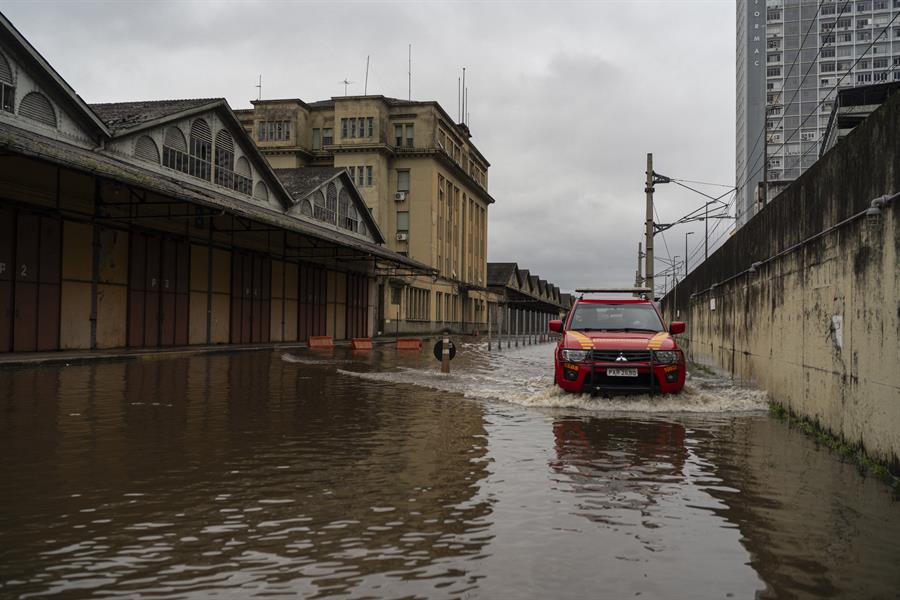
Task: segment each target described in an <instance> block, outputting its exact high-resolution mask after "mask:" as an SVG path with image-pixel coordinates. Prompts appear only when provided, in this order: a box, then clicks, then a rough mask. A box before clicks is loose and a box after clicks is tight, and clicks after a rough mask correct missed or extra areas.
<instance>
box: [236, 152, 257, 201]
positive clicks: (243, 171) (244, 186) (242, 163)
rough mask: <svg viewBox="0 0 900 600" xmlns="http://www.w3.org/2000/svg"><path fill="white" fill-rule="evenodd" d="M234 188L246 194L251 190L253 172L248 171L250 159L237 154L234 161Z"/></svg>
mask: <svg viewBox="0 0 900 600" xmlns="http://www.w3.org/2000/svg"><path fill="white" fill-rule="evenodd" d="M234 189H236V190H237V191H239V192H240V193H242V194H247V195H248V196H249V195H250V193H251V192H252V191H253V174H252V173H251V172H250V161H248V160H247V159H246V158H244V157H243V156H239V157H238V159H237V162H235V163H234Z"/></svg>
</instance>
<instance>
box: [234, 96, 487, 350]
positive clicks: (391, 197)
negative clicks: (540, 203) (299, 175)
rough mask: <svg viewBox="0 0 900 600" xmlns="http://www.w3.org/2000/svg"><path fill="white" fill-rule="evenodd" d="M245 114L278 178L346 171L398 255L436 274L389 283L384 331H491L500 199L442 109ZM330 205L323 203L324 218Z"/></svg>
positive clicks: (403, 105)
mask: <svg viewBox="0 0 900 600" xmlns="http://www.w3.org/2000/svg"><path fill="white" fill-rule="evenodd" d="M236 113H237V115H238V118H239V119H240V121H241V124H242V125H243V127H244V128H245V129H246V130H247V132H248V133H249V134H250V135H251V137H252V138H253V139H254V140H255V141H256V143H257V145H258V146H259V148H260V150H262V152H263V154H264V155H265V156H266V158H268V160H269V162H270V163H271V164H272V166H273V167H275V168H276V169H282V168H297V167H332V166H333V167H339V168H340V167H344V168H346V169H347V170H348V171H349V172H350V175H351V178H352V179H353V181H354V182H355V184H356V187H357V188H358V189H359V191H360V193H361V195H362V197H363V199H364V201H365V203H366V205H367V206H368V208H369V210H370V211H371V212H372V215H373V216H374V217H375V221H376V222H377V223H378V225H379V227H380V228H381V230H382V231H383V232H384V234H385V237H386V238H387V240H388V243H389V245H390V247H391V248H392V249H393V250H396V251H397V252H400V253H401V254H405V255H407V256H409V257H410V258H412V259H415V260H417V261H419V262H422V263H425V264H427V265H431V266H432V267H434V268H435V270H436V275H435V276H434V277H423V276H421V275H419V276H415V275H414V274H412V273H404V272H402V271H399V270H398V271H396V272H395V273H393V274H388V275H386V276H385V277H383V278H382V281H381V282H380V292H379V294H378V297H379V298H380V302H379V304H378V305H377V309H376V314H377V317H376V323H375V325H376V330H380V331H383V332H385V333H394V332H400V333H403V332H429V331H436V330H440V329H442V328H444V327H450V328H451V329H453V330H456V331H472V330H476V329H484V328H486V326H487V320H488V317H487V310H486V309H487V303H488V297H489V295H488V292H487V231H488V229H487V221H488V207H489V206H490V205H491V204H492V203H493V202H494V199H493V198H492V197H491V195H490V194H489V193H488V167H489V166H490V164H489V163H488V161H487V160H486V159H485V158H484V156H483V155H482V154H481V152H479V151H478V149H477V148H476V147H475V145H474V144H472V142H471V139H470V137H471V136H470V133H469V129H468V127H467V126H466V125H465V124H459V123H455V122H454V120H453V119H452V118H450V116H449V115H448V114H447V112H446V111H444V109H443V108H441V106H440V105H439V104H438V103H437V102H417V101H407V100H398V99H395V98H386V97H384V96H344V97H336V98H332V99H331V100H324V101H320V102H310V103H307V102H303V101H302V100H299V99H281V100H259V101H256V102H253V108H252V109H247V110H239V111H236ZM329 201H330V199H328V198H325V197H324V196H323V197H322V198H321V200H320V203H321V212H322V214H330V213H329V212H328V211H329V207H328V202H329ZM314 211H315V212H319V207H318V206H317V207H314ZM332 212H333V210H332Z"/></svg>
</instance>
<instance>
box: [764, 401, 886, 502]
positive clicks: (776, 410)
mask: <svg viewBox="0 0 900 600" xmlns="http://www.w3.org/2000/svg"><path fill="white" fill-rule="evenodd" d="M769 412H770V413H771V414H772V416H774V417H775V418H776V419H778V420H779V421H782V422H784V423H786V424H787V425H788V427H790V428H792V429H799V430H800V431H802V432H803V433H804V434H806V435H807V436H809V437H811V438H812V439H813V440H814V441H815V442H816V444H817V445H822V446H825V447H827V448H829V449H831V450H833V451H834V452H837V453H838V454H840V455H841V456H843V457H845V458H848V459H850V460H852V461H854V462H855V463H856V464H857V465H859V467H860V469H862V470H863V471H868V472H869V473H871V474H872V475H875V476H876V477H878V478H880V479H882V480H884V481H885V482H886V483H888V484H890V485H891V486H892V487H893V488H894V489H895V490H897V491H900V477H898V476H897V475H895V474H894V473H891V471H890V468H889V467H888V465H887V464H885V463H883V462H880V461H877V460H875V459H873V458H872V457H870V456H869V455H868V454H866V451H865V448H863V446H862V444H855V445H851V444H849V443H847V441H846V440H843V439H841V438H840V437H838V436H836V435H834V434H833V433H831V432H829V431H826V430H825V429H823V428H822V427H821V426H820V425H819V424H818V423H816V422H814V421H812V420H811V419H809V418H807V417H801V416H799V415H796V414H794V413H793V412H792V411H791V410H790V409H788V408H786V407H785V406H783V405H781V404H779V403H778V402H775V401H774V400H770V401H769Z"/></svg>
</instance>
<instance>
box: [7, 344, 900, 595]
mask: <svg viewBox="0 0 900 600" xmlns="http://www.w3.org/2000/svg"><path fill="white" fill-rule="evenodd" d="M427 350H428V349H427V348H426V351H423V352H422V353H397V352H396V351H394V350H393V349H391V348H385V347H381V348H376V350H375V351H374V352H371V353H364V354H354V353H353V352H352V351H350V350H349V349H337V350H335V351H334V352H333V353H332V352H327V353H324V354H322V353H315V352H311V351H307V350H294V351H291V352H290V353H286V352H284V351H275V352H272V351H255V352H240V353H233V354H214V355H196V356H189V357H185V356H181V357H174V358H173V357H169V358H159V359H156V360H141V361H134V362H127V363H121V362H120V363H95V364H83V365H73V366H68V367H66V366H45V367H39V368H23V369H11V368H10V369H0V597H2V598H7V597H8V598H29V597H42V596H47V597H54V598H85V597H95V596H96V597H99V596H125V597H153V598H206V597H210V596H215V597H224V598H250V597H267V598H273V597H274V598H277V597H284V598H297V597H303V598H319V597H339V598H490V599H498V598H501V599H502V598H541V599H544V598H578V599H580V600H581V599H584V598H630V597H638V598H690V599H699V598H898V597H900V502H898V498H897V497H896V495H895V493H894V492H893V490H892V489H891V488H890V487H889V486H888V485H886V484H885V483H884V482H883V481H881V480H879V479H877V478H873V477H871V476H867V475H865V474H864V473H862V472H861V471H860V470H859V468H858V467H857V466H855V465H854V464H851V463H847V462H844V461H842V460H841V458H840V457H839V456H837V455H836V454H834V453H833V452H831V451H829V450H827V449H825V448H820V447H817V446H816V445H815V443H814V442H813V441H812V440H810V439H809V438H808V437H806V436H804V435H802V434H800V433H798V432H796V431H792V430H790V429H789V428H788V426H787V425H786V424H784V423H782V422H780V421H778V420H776V419H774V418H772V417H770V416H769V415H768V413H767V411H766V402H765V395H764V394H763V393H761V392H758V391H755V390H750V389H741V388H734V387H732V386H730V385H729V384H728V383H727V382H726V381H723V380H720V379H716V378H714V377H711V376H702V377H701V376H698V375H695V376H694V377H693V378H692V379H691V380H690V381H689V383H688V386H687V387H686V390H685V393H683V394H682V395H681V396H678V397H667V398H655V399H651V398H647V397H630V398H613V399H601V398H590V397H586V396H572V395H565V394H563V393H561V392H559V391H558V390H556V389H555V388H554V387H553V385H552V380H551V369H550V365H551V355H552V354H551V353H552V345H549V344H542V345H535V346H527V347H522V348H518V349H516V348H510V349H507V348H505V347H504V349H503V351H502V352H501V353H498V352H496V350H495V351H493V352H490V353H488V352H487V350H486V347H485V345H484V344H462V345H461V348H460V356H459V357H458V358H457V359H456V360H455V361H454V362H453V373H452V374H451V375H450V376H449V377H448V376H442V375H441V374H440V373H438V371H439V364H438V363H437V362H436V361H434V359H433V357H431V356H430V352H428V351H427Z"/></svg>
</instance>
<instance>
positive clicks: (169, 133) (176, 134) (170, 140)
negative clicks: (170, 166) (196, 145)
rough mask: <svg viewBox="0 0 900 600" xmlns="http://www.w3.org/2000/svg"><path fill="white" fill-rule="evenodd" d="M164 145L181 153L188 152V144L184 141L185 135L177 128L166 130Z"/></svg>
mask: <svg viewBox="0 0 900 600" xmlns="http://www.w3.org/2000/svg"><path fill="white" fill-rule="evenodd" d="M163 145H165V146H168V147H169V148H172V149H173V150H178V151H179V152H187V142H186V141H185V140H184V134H183V133H181V130H180V129H178V128H177V127H169V128H168V129H166V138H165V140H164V141H163Z"/></svg>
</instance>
